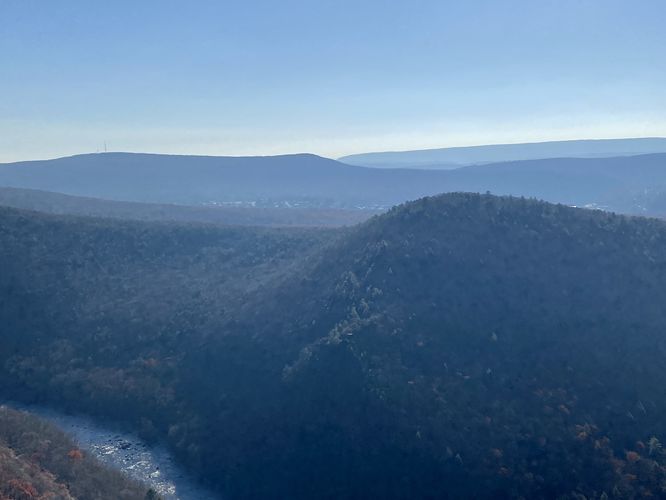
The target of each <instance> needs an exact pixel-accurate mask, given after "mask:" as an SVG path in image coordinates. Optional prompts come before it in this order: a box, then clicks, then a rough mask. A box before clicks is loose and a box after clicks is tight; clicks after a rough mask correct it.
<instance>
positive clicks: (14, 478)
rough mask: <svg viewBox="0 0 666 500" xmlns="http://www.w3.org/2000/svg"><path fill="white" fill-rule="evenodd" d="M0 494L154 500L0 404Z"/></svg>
mask: <svg viewBox="0 0 666 500" xmlns="http://www.w3.org/2000/svg"><path fill="white" fill-rule="evenodd" d="M0 498H1V499H3V500H19V499H20V500H23V499H33V498H34V499H47V498H48V499H53V500H75V499H98V500H158V498H159V497H158V495H157V494H156V493H155V492H154V491H152V490H149V489H148V488H146V487H144V486H143V485H141V484H138V483H135V482H134V481H131V480H130V479H128V478H127V477H125V476H124V475H123V474H121V473H120V472H118V471H115V470H111V469H108V468H106V467H104V466H103V465H101V464H100V463H98V462H97V460H96V459H95V458H93V457H91V456H90V455H88V453H86V452H84V451H82V450H80V449H79V448H78V447H77V446H76V444H75V443H74V442H72V440H71V439H69V437H67V436H66V435H65V434H64V433H63V432H61V431H59V430H58V429H56V428H55V427H53V426H52V425H50V424H48V423H46V422H44V421H42V420H40V419H38V418H36V417H34V416H32V415H28V414H27V413H23V412H20V411H15V410H12V409H10V408H7V407H6V406H0Z"/></svg>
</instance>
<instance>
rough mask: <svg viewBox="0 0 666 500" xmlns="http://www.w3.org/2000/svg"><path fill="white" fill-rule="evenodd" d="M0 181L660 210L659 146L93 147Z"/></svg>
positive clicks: (325, 198) (116, 191) (245, 198)
mask: <svg viewBox="0 0 666 500" xmlns="http://www.w3.org/2000/svg"><path fill="white" fill-rule="evenodd" d="M0 186H4V187H13V188H21V189H37V190H45V191H53V192H58V193H63V194H68V195H73V196H83V197H89V198H102V199H107V200H115V201H126V202H141V203H157V204H179V205H194V206H202V205H213V206H215V205H225V204H233V203H238V204H241V205H250V206H255V207H271V208H275V207H284V208H293V207H301V208H308V209H340V208H342V209H358V208H364V209H368V208H370V209H386V208H389V207H391V206H393V205H396V204H399V203H403V202H405V201H407V200H410V199H416V198H420V197H423V196H430V195H433V194H437V193H444V192H460V191H464V192H477V193H484V192H486V191H489V192H491V193H493V194H499V195H514V196H525V197H534V198H539V199H543V200H545V201H550V202H555V203H563V204H567V205H576V206H589V207H596V208H603V209H607V210H612V211H617V212H623V213H630V214H641V215H664V212H663V207H664V203H663V201H662V200H663V197H664V193H666V153H656V154H649V155H638V156H624V157H622V156H620V157H613V158H556V159H545V160H523V161H514V162H502V163H494V164H488V165H477V166H469V167H464V168H459V169H454V170H422V169H380V168H368V167H356V166H351V165H346V164H344V163H340V162H338V161H335V160H330V159H327V158H322V157H319V156H316V155H310V154H302V155H287V156H275V157H238V158H236V157H201V156H169V155H153V154H135V153H101V154H88V155H79V156H72V157H66V158H58V159H55V160H44V161H32V162H19V163H8V164H0Z"/></svg>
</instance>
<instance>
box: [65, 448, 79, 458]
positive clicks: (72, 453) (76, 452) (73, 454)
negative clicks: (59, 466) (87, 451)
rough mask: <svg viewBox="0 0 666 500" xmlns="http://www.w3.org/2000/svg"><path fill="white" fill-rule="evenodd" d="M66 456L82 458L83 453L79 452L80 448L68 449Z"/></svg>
mask: <svg viewBox="0 0 666 500" xmlns="http://www.w3.org/2000/svg"><path fill="white" fill-rule="evenodd" d="M67 456H68V457H69V458H71V459H72V460H81V459H82V458H83V453H81V450H76V449H74V450H69V452H68V453H67Z"/></svg>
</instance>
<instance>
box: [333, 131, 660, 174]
mask: <svg viewBox="0 0 666 500" xmlns="http://www.w3.org/2000/svg"><path fill="white" fill-rule="evenodd" d="M650 153H666V138H661V137H644V138H637V139H596V140H575V141H550V142H534V143H523V144H493V145H484V146H467V147H454V148H440V149H423V150H418V151H391V152H377V153H361V154H355V155H350V156H344V157H342V158H340V161H342V162H344V163H347V164H349V165H359V166H363V167H384V168H437V169H450V168H459V167H463V166H466V165H478V164H483V163H497V162H502V161H517V160H539V159H545V158H600V157H606V158H608V157H612V156H633V155H640V154H650Z"/></svg>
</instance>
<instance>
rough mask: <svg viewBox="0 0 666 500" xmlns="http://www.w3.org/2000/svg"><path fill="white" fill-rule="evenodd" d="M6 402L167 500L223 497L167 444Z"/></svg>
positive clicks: (85, 419)
mask: <svg viewBox="0 0 666 500" xmlns="http://www.w3.org/2000/svg"><path fill="white" fill-rule="evenodd" d="M6 405H7V406H9V407H12V408H15V409H17V410H22V411H27V412H29V413H32V414H33V415H36V416H38V417H40V418H42V419H44V420H46V421H48V422H51V423H52V424H54V425H56V426H57V427H58V428H60V429H61V430H63V431H64V432H66V433H67V434H69V435H70V436H71V437H72V439H73V440H74V441H75V442H76V443H77V444H78V446H79V447H80V448H81V449H83V450H86V451H88V452H89V453H91V454H92V455H94V456H95V457H97V458H98V459H99V461H100V462H102V463H104V464H107V465H109V466H111V467H113V468H116V469H119V470H121V471H122V472H124V473H125V474H127V475H128V476H130V477H132V478H134V479H137V480H139V481H141V482H143V483H145V484H147V485H149V486H151V487H152V488H153V489H155V490H156V491H157V492H158V493H159V494H160V495H161V496H162V497H163V498H164V499H165V500H214V499H219V498H220V497H219V496H218V495H215V494H213V493H212V492H211V491H209V490H206V489H205V488H203V487H202V486H201V485H199V484H198V482H197V481H196V480H195V479H194V478H192V477H191V476H190V475H189V474H188V473H187V472H186V471H184V470H183V469H182V467H180V466H179V465H178V463H177V462H176V460H175V459H174V457H173V456H172V455H171V453H169V451H168V450H167V449H166V448H165V447H164V446H161V445H149V444H147V443H145V442H144V441H143V440H142V439H141V438H139V437H138V436H137V435H136V434H133V433H128V432H125V431H121V430H119V429H118V428H113V427H111V426H108V425H107V424H104V425H102V424H100V423H99V422H97V421H96V420H94V419H92V418H90V417H86V416H81V415H69V414H66V413H62V412H59V411H56V410H53V409H50V408H44V407H40V406H32V405H22V404H19V403H14V402H8V403H6Z"/></svg>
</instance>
